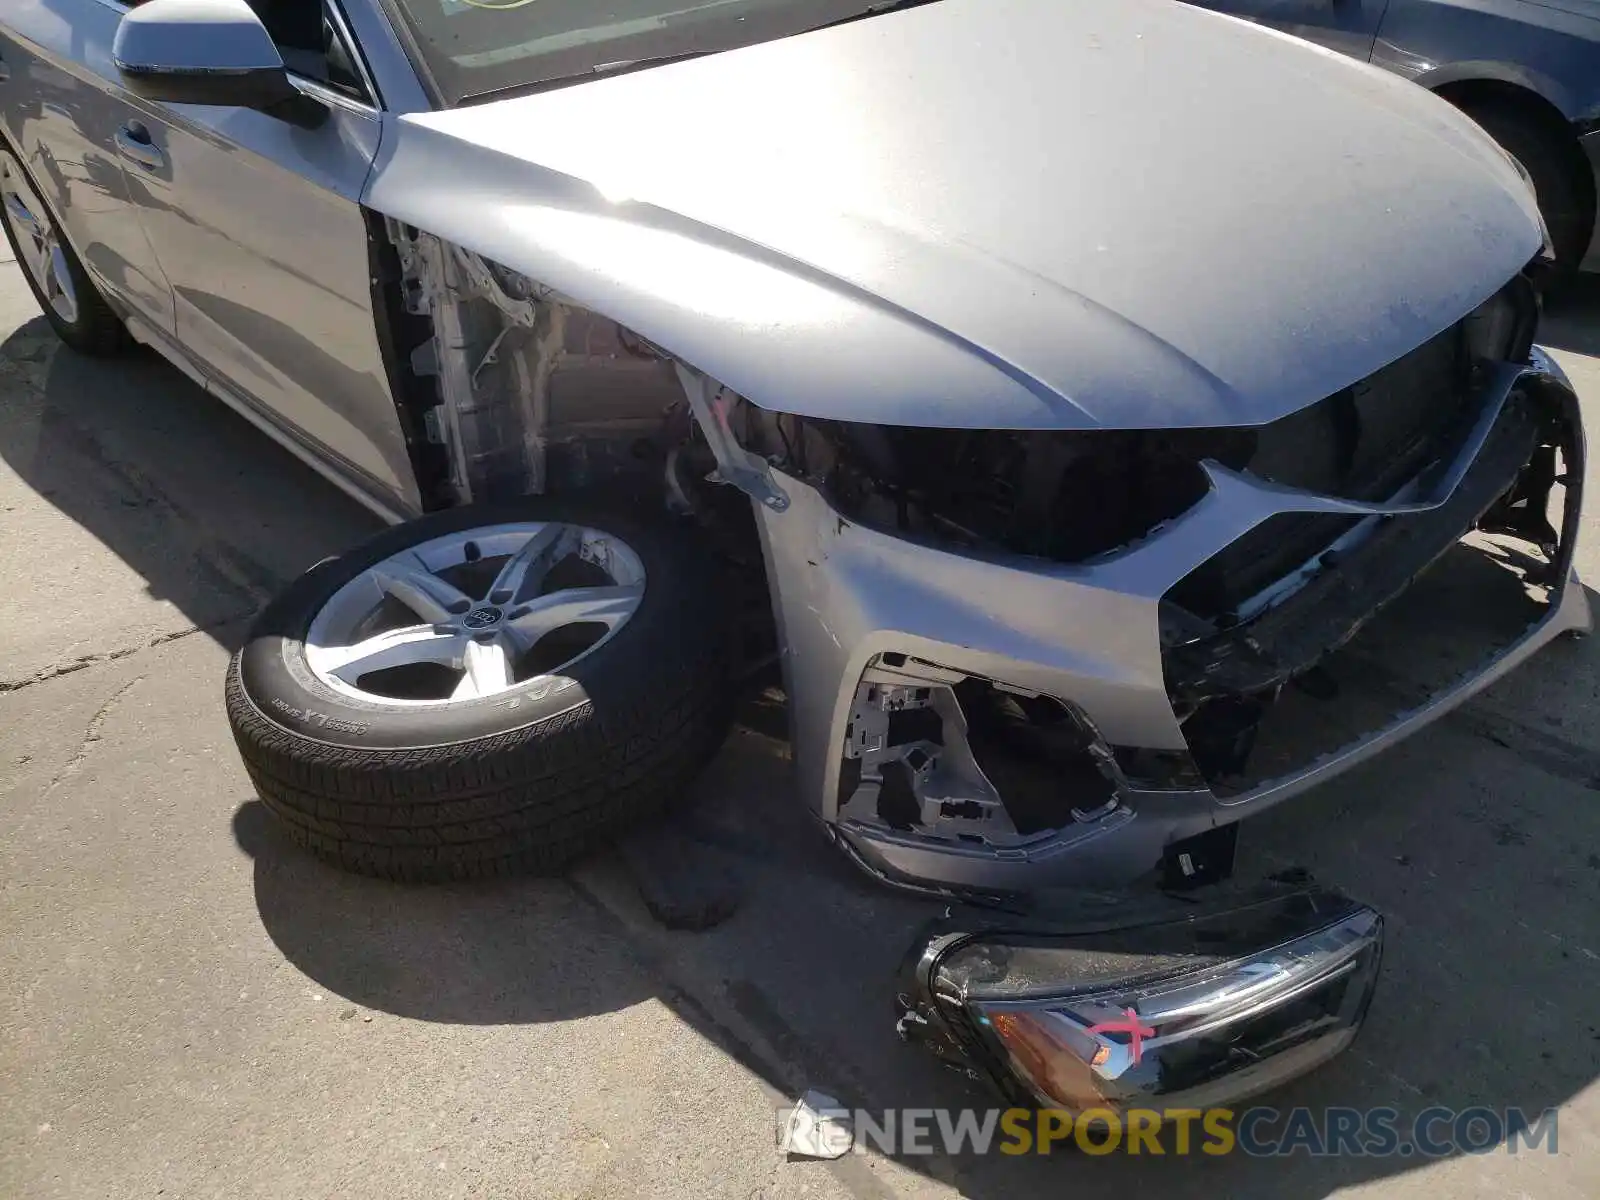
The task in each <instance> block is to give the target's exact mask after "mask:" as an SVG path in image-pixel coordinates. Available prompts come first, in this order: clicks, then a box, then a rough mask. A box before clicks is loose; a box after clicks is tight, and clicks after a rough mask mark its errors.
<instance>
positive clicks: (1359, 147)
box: [367, 0, 1541, 429]
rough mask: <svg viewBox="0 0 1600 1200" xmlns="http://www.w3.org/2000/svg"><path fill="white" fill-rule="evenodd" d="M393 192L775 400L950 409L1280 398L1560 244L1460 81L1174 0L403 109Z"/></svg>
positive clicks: (932, 18) (1354, 363)
mask: <svg viewBox="0 0 1600 1200" xmlns="http://www.w3.org/2000/svg"><path fill="white" fill-rule="evenodd" d="M367 202H368V203H369V204H370V205H371V206H372V207H374V208H376V209H377V210H378V211H380V212H383V213H386V214H388V215H390V216H393V217H396V218H398V219H401V220H404V221H408V222H410V223H411V224H414V225H417V226H419V227H421V228H423V229H426V230H428V231H430V232H433V233H436V234H438V235H440V236H442V237H445V238H447V239H450V240H453V241H456V242H458V243H460V244H462V245H464V246H466V247H468V248H470V249H473V250H475V251H478V252H479V253H482V254H484V255H486V256H488V257H491V258H493V259H496V260H498V261H500V262H502V263H504V264H505V265H507V266H509V267H512V268H515V269H516V270H518V271H521V272H523V273H525V274H527V275H529V276H531V277H533V278H534V279H536V280H538V281H539V282H541V283H544V284H546V285H548V286H550V287H552V288H554V289H556V290H557V291H559V292H562V293H564V294H566V295H567V296H569V297H571V298H573V299H575V300H577V301H579V302H581V303H583V304H586V305H588V306H590V307H592V308H595V309H597V310H599V311H601V312H604V313H605V314H607V315H608V316H610V317H612V318H614V319H616V320H618V321H620V322H622V323H624V324H626V325H628V326H630V327H631V328H633V329H634V330H636V331H637V332H638V333H640V334H641V335H643V336H644V337H646V338H648V339H650V340H651V341H653V342H655V343H657V344H658V345H661V346H663V347H665V348H666V349H668V350H670V351H672V352H673V353H674V354H676V355H679V356H681V357H682V358H683V359H685V360H686V361H688V362H690V363H691V364H693V365H694V366H696V367H698V368H699V369H701V370H702V371H705V372H706V373H708V374H710V375H712V376H715V377H716V378H717V379H719V380H721V381H722V382H724V383H726V384H727V385H728V386H730V387H732V388H734V389H735V390H736V391H738V392H740V393H741V394H743V395H744V396H746V397H748V398H749V399H750V400H752V401H753V402H755V403H757V404H760V405H762V406H765V407H768V408H773V409H778V410H782V411H787V412H795V413H801V414H806V415H811V416H816V417H824V418H836V419H844V420H856V421H870V422H881V423H893V424H904V425H924V426H949V427H986V428H1062V429H1084V428H1098V427H1107V428H1110V427H1121V428H1135V427H1161V426H1167V427H1170V426H1207V425H1239V424H1254V423H1259V422H1264V421H1269V420H1272V419H1274V418H1276V417H1279V416H1281V415H1283V414H1285V413H1288V412H1291V411H1293V410H1295V409H1297V408H1299V407H1302V406H1304V405H1306V404H1309V403H1312V402H1314V401H1316V400H1318V399H1320V398H1321V397H1323V396H1325V395H1327V394H1329V393H1330V392H1333V391H1336V390H1338V389H1339V388H1341V387H1344V386H1346V385H1348V384H1350V383H1352V382H1354V381H1356V380H1357V379H1360V378H1362V377H1363V376H1365V375H1367V374H1369V373H1371V372H1372V371H1374V370H1376V369H1377V368H1378V367H1380V366H1382V365H1384V364H1385V363H1387V362H1390V361H1392V360H1393V359H1395V358H1397V357H1399V356H1400V355H1401V354H1403V353H1404V352H1405V351H1407V350H1409V349H1410V348H1412V347H1413V346H1415V345H1417V344H1418V343H1420V342H1422V341H1423V340H1424V339H1426V338H1428V337H1429V336H1431V335H1432V334H1434V333H1437V332H1439V331H1440V330H1442V329H1444V328H1445V327H1447V326H1448V325H1449V324H1450V323H1451V322H1453V321H1455V320H1457V319H1459V318H1460V317H1461V316H1463V315H1464V314H1465V313H1467V312H1469V311H1470V310H1471V309H1472V308H1473V307H1474V306H1475V305H1477V304H1478V303H1480V302H1481V301H1482V300H1484V299H1485V298H1486V297H1487V296H1489V295H1490V294H1492V293H1493V292H1494V291H1495V290H1496V289H1497V288H1498V287H1499V286H1501V285H1502V284H1503V283H1504V282H1505V281H1506V280H1507V279H1508V278H1510V277H1511V276H1512V275H1513V274H1514V273H1515V272H1516V271H1517V270H1518V269H1519V268H1520V267H1522V266H1523V265H1524V264H1525V263H1526V262H1527V261H1528V260H1529V259H1530V258H1532V257H1533V256H1534V255H1535V254H1536V253H1537V252H1538V251H1539V249H1540V245H1541V234H1540V229H1539V225H1538V218H1537V215H1536V210H1535V208H1534V205H1533V201H1532V197H1531V195H1530V193H1529V191H1528V189H1527V187H1526V185H1525V184H1524V183H1523V182H1522V181H1521V179H1520V178H1519V177H1518V175H1517V173H1516V172H1515V170H1514V169H1513V168H1512V167H1511V166H1510V165H1509V163H1508V161H1507V160H1506V159H1505V157H1504V156H1503V155H1501V154H1500V152H1499V151H1498V150H1497V149H1496V148H1495V147H1494V146H1493V144H1492V143H1490V142H1489V141H1488V140H1487V139H1486V138H1485V137H1484V136H1483V135H1482V134H1480V133H1479V132H1478V131H1477V129H1476V127H1475V126H1473V125H1471V124H1470V123H1469V122H1468V121H1467V120H1466V119H1465V118H1464V117H1461V116H1459V115H1458V114H1457V113H1456V112H1455V111H1454V110H1453V109H1451V108H1450V107H1449V106H1448V105H1446V104H1445V103H1444V102H1442V101H1440V100H1438V99H1436V98H1434V97H1433V96H1430V95H1428V94H1427V93H1426V92H1424V91H1423V90H1422V89H1420V88H1416V87H1413V86H1412V85H1409V84H1407V83H1405V82H1403V81H1401V80H1398V79H1394V78H1391V77H1389V76H1387V75H1385V74H1383V73H1380V72H1378V71H1376V70H1373V69H1369V68H1367V67H1364V66H1360V65H1356V64H1352V63H1350V62H1348V61H1347V60H1344V59H1342V58H1340V57H1337V56H1335V55H1333V54H1331V53H1328V52H1325V51H1323V50H1320V49H1317V48H1315V47H1312V46H1310V45H1308V44H1306V43H1302V42H1298V41H1294V40H1292V39H1290V38H1287V37H1283V36H1281V35H1278V34H1275V33H1273V32H1271V31H1269V30H1263V29H1260V28H1258V27H1256V26H1252V25H1248V24H1245V23H1242V22H1238V21H1234V20H1232V19H1230V18H1227V17H1221V16H1217V15H1215V14H1212V13H1207V12H1203V11H1200V10H1196V9H1191V8H1189V7H1187V6H1184V5H1178V4H1171V3H1166V2H1164V0H1154V2H1152V0H1115V2H1111V0H1108V2H1105V3H1063V2H1062V0H942V2H940V3H934V4H929V5H927V6H925V7H921V8H915V9H911V10H909V11H904V12H900V13H894V14H889V15H883V16H877V17H872V18H868V19H864V20H861V21H857V22H853V23H851V24H847V25H843V26H838V27H835V28H832V29H826V30H820V31H818V32H815V33H810V34H805V35H801V36H798V37H793V38H788V39H785V40H782V41H778V42H771V43H767V44H764V45H759V46H755V47H751V48H749V49H745V50H737V51H732V52H729V53H724V54H718V55H714V56H709V57H706V58H702V59H697V60H693V61H689V62H684V63H679V64H676V65H670V66H662V67H656V68H651V69H646V70H640V71H637V72H634V73H631V74H627V75H622V76H616V77H612V78H609V79H604V80H598V81H595V82H592V83H587V84H582V85H577V86H570V87H566V88H562V89H560V90H556V91H550V92H545V93H542V94H535V95H530V96H527V97H522V98H516V99H507V100H503V101H499V102H495V103H487V104H482V105H478V106H474V107H468V108H462V109H456V110H452V111H448V112H441V113H430V114H419V115H415V116H408V117H404V118H401V119H399V120H395V121H393V122H391V124H390V127H389V128H388V130H387V131H386V133H385V136H384V139H383V148H382V151H381V153H380V160H379V164H378V167H377V169H376V170H375V173H374V176H373V179H372V181H371V183H370V185H369V189H368V193H367Z"/></svg>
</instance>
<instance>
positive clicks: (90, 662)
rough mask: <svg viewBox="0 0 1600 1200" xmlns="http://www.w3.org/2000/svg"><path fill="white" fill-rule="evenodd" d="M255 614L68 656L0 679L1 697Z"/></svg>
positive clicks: (240, 613)
mask: <svg viewBox="0 0 1600 1200" xmlns="http://www.w3.org/2000/svg"><path fill="white" fill-rule="evenodd" d="M254 614H255V610H254V609H250V610H248V611H244V612H237V613H234V614H232V615H231V616H227V617H223V618H221V619H220V620H216V621H208V622H206V623H205V624H204V625H190V626H189V627H188V628H186V629H175V630H172V631H171V632H170V633H163V634H159V635H157V636H156V637H153V638H149V639H148V640H146V641H143V642H140V643H139V644H138V645H137V646H123V647H120V648H119V649H116V650H106V651H102V652H100V653H97V654H82V655H79V656H78V657H77V658H73V659H68V660H67V661H66V662H62V663H52V664H51V665H50V666H48V667H45V668H43V669H42V670H39V671H35V672H34V673H33V674H32V675H24V676H22V677H20V678H17V679H0V696H3V695H5V694H6V693H8V692H17V691H21V690H22V689H23V688H28V687H32V686H33V685H34V684H37V683H46V682H48V681H49V680H52V679H59V678H60V677H61V676H63V675H71V674H72V673H73V672H75V671H82V670H85V669H87V668H89V667H96V666H99V665H101V664H102V663H108V662H116V661H117V660H118V659H123V658H129V657H131V656H132V655H135V654H138V653H139V652H140V651H142V650H150V649H154V648H155V647H156V646H164V645H166V644H167V643H168V642H176V641H178V640H179V639H180V638H186V637H188V636H190V635H191V634H195V633H213V632H215V631H216V630H218V629H223V628H226V627H227V626H229V625H236V624H238V623H239V622H240V621H244V620H246V619H248V618H249V617H251V616H253V615H254Z"/></svg>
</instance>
